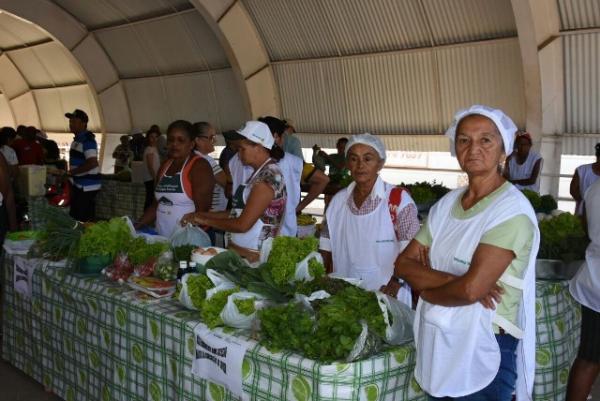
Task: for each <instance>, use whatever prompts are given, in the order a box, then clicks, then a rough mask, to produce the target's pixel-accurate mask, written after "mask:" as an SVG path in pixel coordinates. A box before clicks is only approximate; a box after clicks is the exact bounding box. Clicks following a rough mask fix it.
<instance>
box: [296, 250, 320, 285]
mask: <svg viewBox="0 0 600 401" xmlns="http://www.w3.org/2000/svg"><path fill="white" fill-rule="evenodd" d="M323 275H325V267H324V264H323V257H322V256H321V254H320V253H319V252H311V253H309V254H308V256H306V257H305V258H304V259H302V260H301V261H300V262H299V263H298V264H296V272H295V273H294V281H312V280H314V279H315V278H316V277H321V276H323Z"/></svg>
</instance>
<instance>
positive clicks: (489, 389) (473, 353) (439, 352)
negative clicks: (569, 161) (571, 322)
mask: <svg viewBox="0 0 600 401" xmlns="http://www.w3.org/2000/svg"><path fill="white" fill-rule="evenodd" d="M515 131H516V126H515V125H514V123H513V122H512V121H511V120H510V118H509V117H508V116H506V115H505V114H504V113H503V112H502V111H500V110H495V109H491V108H489V107H486V106H479V105H475V106H472V107H470V108H469V109H466V110H462V111H460V112H458V113H457V114H456V116H455V117H454V122H453V123H452V125H451V126H450V128H448V130H447V131H446V135H447V136H449V137H450V139H451V146H452V151H453V153H454V152H455V153H456V157H457V159H458V162H459V164H460V167H461V168H462V170H463V171H465V172H466V173H467V175H468V177H469V185H468V186H467V187H466V188H459V189H456V190H454V191H451V192H450V193H448V194H447V195H446V196H444V197H443V198H442V199H440V200H439V201H438V202H437V203H436V204H435V205H434V206H433V208H432V209H431V211H430V214H429V216H428V220H427V222H426V224H425V225H424V226H423V227H422V228H421V230H420V231H419V233H418V234H417V236H416V237H415V239H414V240H413V241H411V243H410V244H409V245H408V247H407V248H406V249H405V250H404V252H403V253H402V254H401V255H400V256H399V257H398V260H397V261H396V268H395V274H396V275H397V276H399V277H401V278H403V279H405V280H406V281H407V282H408V283H409V284H410V285H411V286H412V287H413V288H415V289H416V290H419V291H421V293H420V299H419V302H418V305H417V312H416V318H415V324H414V332H415V342H416V344H415V345H416V350H417V357H416V360H417V363H416V368H415V378H416V380H417V382H418V383H419V384H420V385H421V387H422V388H423V389H424V390H425V391H426V392H427V393H428V394H429V395H430V399H432V400H436V399H438V398H436V397H439V398H443V399H453V398H458V397H460V399H461V400H483V399H485V400H498V401H510V400H511V399H512V394H513V392H514V391H515V387H516V394H517V401H521V400H530V399H531V393H532V389H533V378H534V370H535V364H534V362H535V258H536V255H537V251H538V246H539V231H538V228H537V223H536V218H535V214H534V212H533V210H532V208H531V205H530V204H529V202H528V201H527V199H526V198H525V197H524V196H523V194H522V193H521V192H520V191H519V190H517V189H516V188H515V186H513V185H512V184H511V183H510V182H507V181H506V180H505V179H504V177H502V175H501V174H500V166H501V165H502V163H503V162H504V159H505V158H506V154H510V153H511V151H512V147H513V143H514V134H515ZM517 349H518V350H519V351H518V352H517ZM444 397H449V398H444Z"/></svg>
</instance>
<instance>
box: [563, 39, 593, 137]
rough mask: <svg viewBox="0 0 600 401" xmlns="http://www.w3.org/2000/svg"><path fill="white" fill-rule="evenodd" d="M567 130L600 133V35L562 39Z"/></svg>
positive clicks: (574, 132)
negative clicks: (599, 111)
mask: <svg viewBox="0 0 600 401" xmlns="http://www.w3.org/2000/svg"><path fill="white" fill-rule="evenodd" d="M563 49H564V55H565V56H564V62H565V104H566V117H565V119H566V127H565V129H566V131H567V132H568V133H573V134H583V133H585V134H588V133H589V134H592V133H596V134H597V133H598V132H600V113H598V110H600V89H599V88H600V33H589V34H581V35H567V36H564V37H563Z"/></svg>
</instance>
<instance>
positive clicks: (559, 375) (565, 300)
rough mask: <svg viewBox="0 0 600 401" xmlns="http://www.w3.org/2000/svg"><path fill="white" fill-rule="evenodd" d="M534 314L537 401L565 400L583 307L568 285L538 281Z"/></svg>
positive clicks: (535, 388) (560, 282)
mask: <svg viewBox="0 0 600 401" xmlns="http://www.w3.org/2000/svg"><path fill="white" fill-rule="evenodd" d="M535 312H536V320H537V329H536V332H537V333H536V337H537V338H536V355H535V356H536V358H535V359H536V370H535V385H534V395H535V399H536V400H540V401H554V400H564V399H565V393H566V391H567V380H568V378H569V369H570V368H571V365H572V364H573V360H574V359H575V356H576V355H577V349H578V347H579V334H580V328H581V306H580V305H579V304H578V303H577V302H576V301H575V300H574V299H573V297H571V294H570V293H569V282H568V281H554V282H553V281H538V282H537V283H536V304H535Z"/></svg>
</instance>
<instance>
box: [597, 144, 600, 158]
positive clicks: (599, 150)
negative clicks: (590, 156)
mask: <svg viewBox="0 0 600 401" xmlns="http://www.w3.org/2000/svg"><path fill="white" fill-rule="evenodd" d="M596 157H600V142H598V143H597V144H596Z"/></svg>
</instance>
